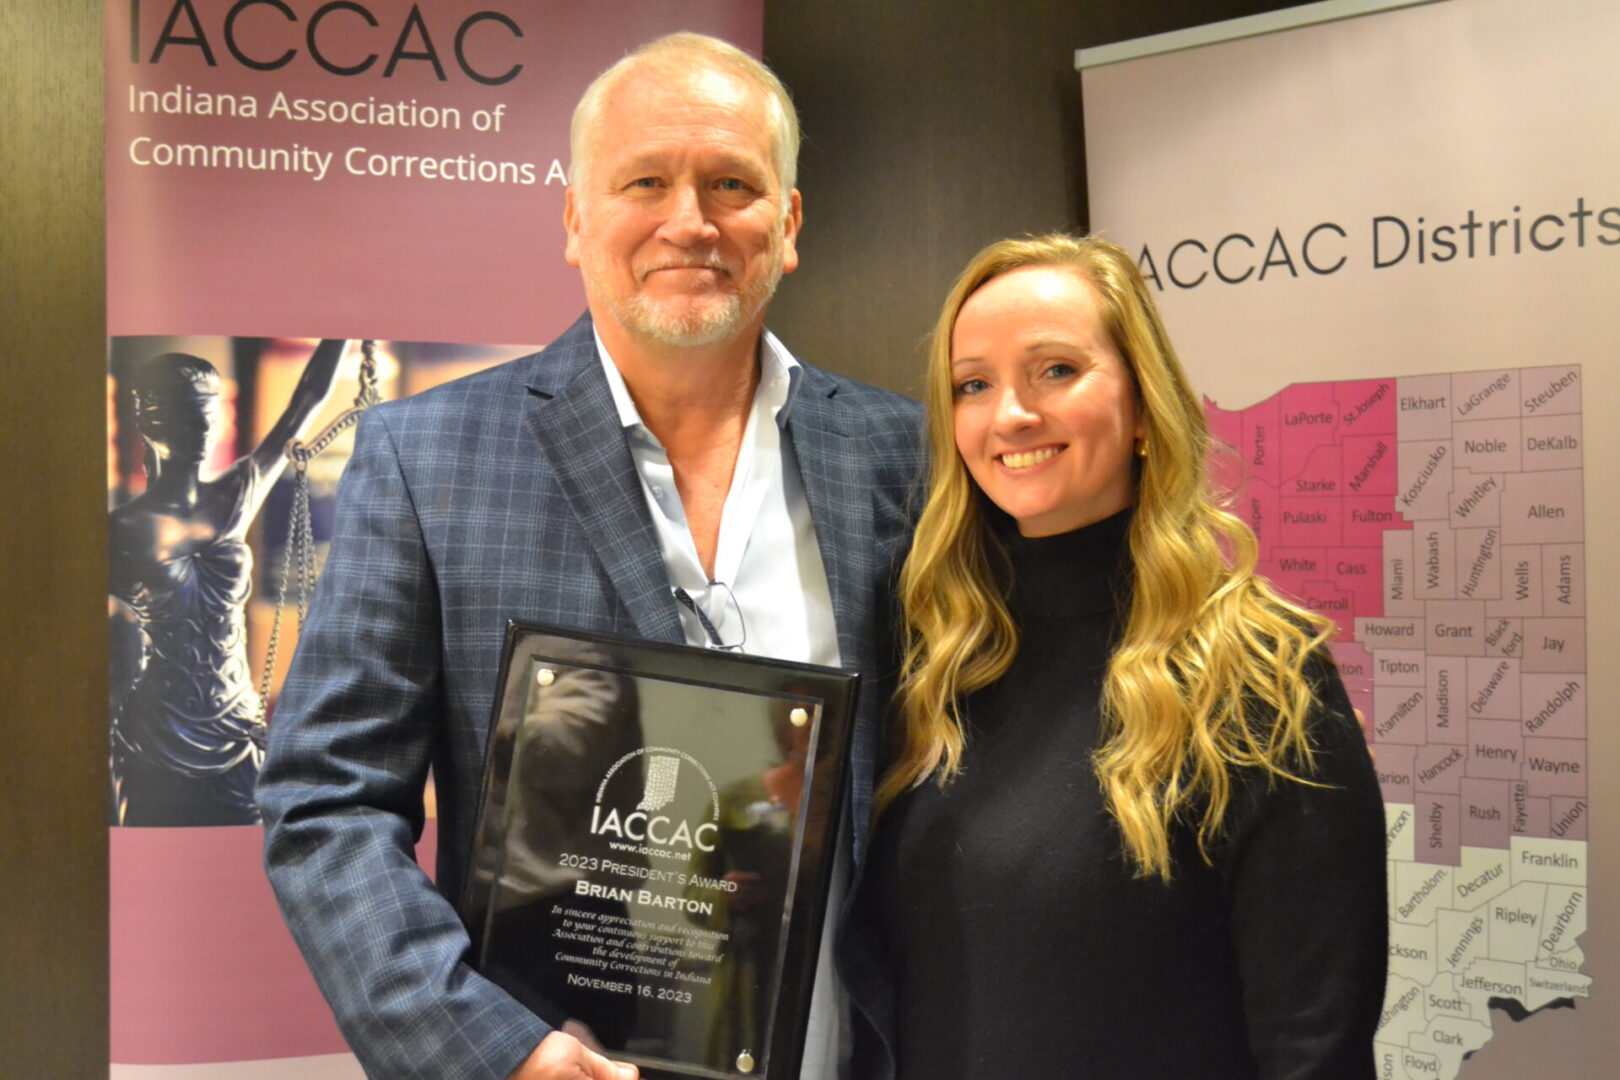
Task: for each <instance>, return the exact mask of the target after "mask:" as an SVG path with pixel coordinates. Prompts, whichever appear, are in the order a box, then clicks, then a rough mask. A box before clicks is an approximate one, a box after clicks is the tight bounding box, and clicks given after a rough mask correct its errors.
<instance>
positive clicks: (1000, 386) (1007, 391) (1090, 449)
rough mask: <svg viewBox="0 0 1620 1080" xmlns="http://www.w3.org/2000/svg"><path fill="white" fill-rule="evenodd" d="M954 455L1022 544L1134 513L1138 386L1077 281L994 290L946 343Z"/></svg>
mask: <svg viewBox="0 0 1620 1080" xmlns="http://www.w3.org/2000/svg"><path fill="white" fill-rule="evenodd" d="M951 386H952V391H953V393H952V398H953V405H952V410H953V413H952V414H953V419H954V424H955V431H956V449H957V452H958V453H959V454H961V455H962V461H963V463H964V464H965V465H966V466H967V470H968V473H969V474H970V475H971V476H972V477H973V479H974V481H975V482H976V483H977V484H978V485H979V487H980V489H981V490H983V491H984V493H985V494H986V495H987V496H989V498H990V500H991V501H992V502H994V503H995V504H996V505H997V506H999V507H1001V509H1002V510H1004V511H1006V512H1007V513H1008V514H1010V515H1011V516H1012V518H1013V520H1014V521H1016V522H1017V523H1018V531H1019V532H1020V533H1022V534H1023V535H1025V536H1053V535H1056V534H1057V533H1062V532H1068V531H1070V530H1072V529H1078V528H1080V527H1082V526H1085V525H1089V524H1091V523H1092V522H1095V521H1101V520H1102V519H1103V518H1106V517H1110V516H1112V515H1113V514H1115V513H1118V512H1119V511H1120V510H1123V509H1125V507H1127V506H1130V505H1131V504H1132V503H1133V502H1135V501H1136V481H1135V476H1134V473H1133V470H1132V457H1133V456H1134V451H1135V444H1136V441H1137V440H1138V439H1139V438H1141V436H1142V431H1143V428H1142V419H1141V412H1140V408H1139V406H1138V402H1137V395H1136V386H1135V383H1134V382H1133V380H1132V378H1131V374H1130V371H1129V370H1128V369H1127V368H1126V366H1125V361H1124V359H1123V358H1122V357H1121V356H1120V355H1119V351H1118V350H1117V349H1115V348H1114V345H1113V343H1112V342H1111V341H1110V340H1109V337H1108V334H1107V332H1106V330H1105V329H1104V328H1103V322H1102V312H1101V309H1100V303H1099V301H1098V299H1097V295H1096V292H1095V290H1094V289H1093V288H1092V287H1091V285H1090V283H1089V282H1087V281H1086V280H1085V279H1084V278H1083V277H1081V276H1080V274H1079V273H1078V272H1076V271H1074V270H1069V269H1065V268H1062V267H1049V266H1036V267H1026V268H1024V269H1022V270H1014V271H1012V272H1011V273H1007V274H1003V275H1002V276H1000V277H998V278H993V279H992V280H991V281H989V282H988V283H987V284H985V285H983V286H982V287H980V289H979V290H978V291H977V292H975V293H974V294H973V295H972V296H970V297H968V300H967V303H965V304H963V305H962V310H961V312H959V313H958V315H957V318H956V326H955V328H954V329H953V331H952V333H951Z"/></svg>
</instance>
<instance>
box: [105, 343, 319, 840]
mask: <svg viewBox="0 0 1620 1080" xmlns="http://www.w3.org/2000/svg"><path fill="white" fill-rule="evenodd" d="M346 344H347V342H344V341H340V340H332V341H323V342H321V343H320V345H319V346H317V347H316V349H315V351H314V353H313V355H312V356H311V357H310V360H309V363H308V364H307V365H306V366H305V368H304V373H303V375H302V376H301V377H300V378H299V381H298V385H297V387H296V388H295V389H294V390H293V393H292V398H291V400H290V401H289V402H288V403H287V408H286V409H285V410H284V411H283V412H282V414H281V417H280V418H279V419H278V420H277V421H276V422H275V424H274V425H273V426H272V427H271V428H270V431H269V433H268V434H266V436H265V437H264V440H263V441H262V442H260V443H259V445H258V446H256V447H255V448H254V449H253V451H252V452H251V453H249V454H248V455H247V456H246V457H243V458H239V459H238V460H237V461H235V462H233V463H232V464H231V465H230V466H229V467H228V468H226V469H225V471H223V472H222V473H220V474H219V475H218V476H215V477H212V478H207V479H205V478H204V477H203V475H202V469H203V464H204V463H205V462H206V461H207V460H208V459H209V457H210V455H211V454H212V452H213V448H214V446H215V444H216V443H217V442H218V439H219V431H220V424H219V422H218V412H219V409H220V408H221V403H220V398H219V390H220V387H219V373H218V372H217V371H216V370H215V369H214V366H213V365H212V364H210V363H209V362H208V361H207V360H204V359H202V358H201V357H197V356H190V355H187V354H185V353H165V354H163V355H162V356H158V357H154V358H152V359H151V360H148V361H146V362H145V363H144V364H143V365H142V366H141V367H140V368H139V369H138V370H137V372H136V373H135V376H134V379H133V391H134V400H135V421H136V424H137V426H138V427H139V428H140V432H141V437H142V438H143V439H144V440H145V441H146V445H147V451H148V453H147V482H146V490H145V491H144V492H142V493H141V494H140V495H137V496H136V497H135V498H133V499H131V500H130V501H129V502H127V503H124V504H123V505H122V506H119V507H117V508H116V509H114V510H113V511H112V513H111V514H110V515H109V521H108V543H109V548H110V550H109V560H108V562H109V567H108V575H109V582H108V591H109V592H110V593H111V594H112V595H113V596H114V597H116V598H117V599H118V600H120V601H122V602H123V603H124V604H125V605H127V606H128V607H129V608H130V610H131V611H133V612H134V613H135V617H136V619H137V620H138V621H139V624H140V629H141V642H142V649H141V652H142V656H141V663H140V672H139V674H138V675H137V676H136V677H135V681H134V683H133V684H132V685H131V686H130V688H129V690H128V691H127V692H126V693H125V695H124V697H123V699H122V701H121V702H120V703H119V706H118V708H117V710H116V712H115V713H114V715H113V720H112V783H113V792H112V798H113V808H112V811H113V820H114V822H115V823H116V824H119V825H251V824H255V823H257V822H258V821H259V810H258V806H257V805H256V804H255V803H254V800H253V782H254V780H255V779H256V778H257V776H258V774H259V763H260V762H261V761H262V760H263V758H264V738H265V726H264V708H263V705H262V703H261V702H260V700H259V694H258V692H257V691H256V690H255V689H254V688H253V676H252V673H251V672H250V671H249V670H248V658H247V632H246V622H245V609H246V606H247V599H248V593H249V592H250V591H251V589H252V579H253V553H252V552H251V551H250V550H249V549H248V544H247V534H248V528H249V526H251V525H252V524H253V519H254V517H255V516H256V515H257V514H258V512H259V507H260V506H262V505H263V503H264V500H265V496H267V495H268V494H269V492H270V487H271V485H272V484H274V483H275V480H276V477H278V476H279V475H280V474H281V471H282V469H283V468H284V467H285V466H286V462H287V458H286V456H285V453H284V450H285V447H286V445H287V443H288V441H289V440H291V439H293V438H296V437H297V436H298V435H299V433H300V432H302V430H303V428H304V426H305V424H307V423H308V421H309V420H310V418H311V417H313V416H314V415H315V413H316V412H317V411H319V409H320V408H321V406H322V405H323V404H324V403H325V402H326V400H327V398H328V397H329V396H330V394H331V392H332V388H333V385H334V384H335V382H336V380H337V371H338V362H339V360H341V359H342V357H343V350H344V346H345V345H346Z"/></svg>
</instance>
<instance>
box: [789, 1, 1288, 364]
mask: <svg viewBox="0 0 1620 1080" xmlns="http://www.w3.org/2000/svg"><path fill="white" fill-rule="evenodd" d="M1289 6H1293V5H1292V4H1290V3H1283V2H1277V0H1091V2H1086V0H1071V2H1066V3H1057V2H1053V3H1039V2H1018V3H960V2H943V0H922V2H907V0H875V2H870V3H852V2H848V0H842V2H834V3H827V2H816V0H767V3H766V6H765V56H766V59H767V60H768V61H769V62H770V64H771V66H772V67H773V68H774V69H775V70H776V71H777V73H778V74H779V75H781V76H782V79H783V81H784V82H786V83H787V85H788V87H789V88H790V89H791V90H792V91H793V94H794V98H795V100H796V102H797V103H798V106H799V112H800V114H801V117H802V119H803V122H804V129H805V134H806V141H805V145H804V151H803V154H802V156H801V166H800V180H799V187H800V190H801V191H803V193H804V200H805V232H804V236H803V239H802V242H801V244H800V253H801V254H802V256H803V260H804V261H803V265H802V266H801V267H800V269H799V271H798V272H797V273H796V274H794V275H793V276H792V277H790V278H788V279H786V280H785V281H784V283H783V285H782V291H781V293H780V294H779V296H778V298H777V300H776V302H775V304H774V306H773V308H772V313H771V325H772V327H773V328H774V329H775V330H776V331H777V332H778V333H779V334H781V335H782V338H783V340H784V341H786V342H787V344H788V345H789V347H791V348H792V349H794V350H795V351H796V352H797V353H799V354H800V355H802V356H803V357H804V358H805V359H806V360H808V361H811V362H813V363H819V364H824V365H826V366H828V367H832V368H834V369H836V370H839V371H843V372H846V373H848V374H852V375H855V376H857V377H860V378H865V379H867V380H869V381H871V382H876V383H879V384H880V385H884V386H888V387H891V388H893V389H896V390H901V391H904V392H907V393H912V394H915V393H916V392H917V389H918V386H919V379H920V371H921V365H922V356H923V351H922V349H923V347H922V344H921V342H922V339H923V337H924V336H925V335H926V334H927V333H928V331H929V329H930V328H931V327H932V325H933V320H934V317H935V315H936V314H937V313H938V310H939V304H940V302H941V301H942V300H943V299H944V296H945V291H946V289H947V288H949V286H950V283H951V281H952V280H953V279H954V278H955V276H956V273H957V271H959V270H960V269H961V267H962V266H963V264H965V263H966V262H967V260H968V258H969V257H970V256H972V254H973V253H974V252H975V251H977V250H978V249H979V248H981V247H983V246H984V245H985V244H987V243H989V242H990V241H992V240H996V239H999V238H1000V237H1003V236H1008V235H1014V234H1017V233H1025V232H1034V231H1044V230H1049V229H1075V228H1083V227H1084V226H1085V224H1086V217H1087V215H1086V206H1085V150H1084V132H1083V131H1082V116H1081V101H1080V77H1079V75H1078V73H1077V72H1076V71H1075V70H1074V50H1075V49H1077V48H1083V47H1089V46H1093V45H1101V44H1105V43H1109V42H1114V41H1121V40H1126V39H1129V38H1135V37H1142V36H1145V35H1148V34H1157V33H1163V32H1165V31H1168V30H1176V29H1180V28H1183V27H1186V26H1193V25H1199V24H1203V23H1208V22H1214V21H1217V20H1220V19H1228V18H1235V17H1237V16H1240V15H1252V14H1255V13H1257V12H1261V11H1269V10H1274V9H1276V8H1281V7H1289Z"/></svg>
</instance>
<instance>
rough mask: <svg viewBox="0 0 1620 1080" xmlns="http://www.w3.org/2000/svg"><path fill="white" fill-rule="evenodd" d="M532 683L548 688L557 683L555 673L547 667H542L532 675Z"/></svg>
mask: <svg viewBox="0 0 1620 1080" xmlns="http://www.w3.org/2000/svg"><path fill="white" fill-rule="evenodd" d="M534 681H535V682H537V683H539V684H540V685H541V686H550V685H551V684H552V683H554V682H556V681H557V673H556V672H555V671H552V670H551V669H550V668H548V667H543V668H541V669H540V670H539V671H537V672H535V673H534Z"/></svg>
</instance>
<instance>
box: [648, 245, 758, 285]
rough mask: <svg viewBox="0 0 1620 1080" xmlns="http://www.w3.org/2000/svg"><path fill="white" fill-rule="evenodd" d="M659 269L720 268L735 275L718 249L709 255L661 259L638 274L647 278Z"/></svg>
mask: <svg viewBox="0 0 1620 1080" xmlns="http://www.w3.org/2000/svg"><path fill="white" fill-rule="evenodd" d="M659 270H718V271H720V272H721V273H723V274H726V275H728V276H735V271H733V270H732V268H731V264H730V263H728V262H726V260H725V258H724V257H722V256H721V254H720V253H719V252H718V251H711V252H709V253H708V254H707V255H699V256H691V255H688V256H682V257H677V258H669V259H661V260H659V261H658V262H656V263H653V264H651V265H649V266H643V267H642V268H641V269H640V271H639V272H638V275H637V276H638V277H640V278H642V279H643V280H645V279H646V277H647V275H649V274H653V273H657V272H658V271H659Z"/></svg>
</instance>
